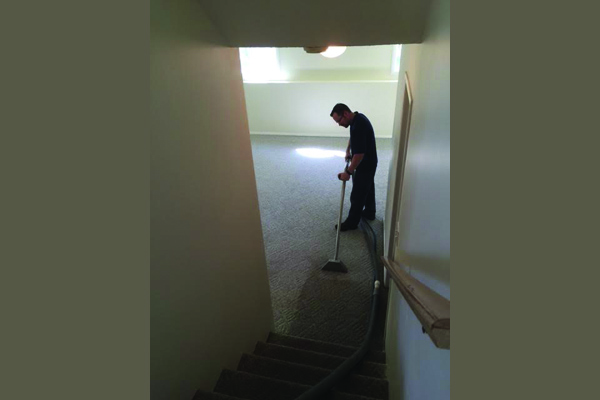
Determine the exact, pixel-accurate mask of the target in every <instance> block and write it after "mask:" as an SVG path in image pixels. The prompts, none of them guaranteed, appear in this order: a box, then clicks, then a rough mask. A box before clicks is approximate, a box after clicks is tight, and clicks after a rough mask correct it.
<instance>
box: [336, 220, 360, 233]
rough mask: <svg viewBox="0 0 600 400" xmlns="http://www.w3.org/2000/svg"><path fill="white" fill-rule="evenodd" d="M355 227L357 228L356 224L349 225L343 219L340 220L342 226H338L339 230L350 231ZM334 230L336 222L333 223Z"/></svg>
mask: <svg viewBox="0 0 600 400" xmlns="http://www.w3.org/2000/svg"><path fill="white" fill-rule="evenodd" d="M356 228H358V225H354V226H351V225H349V224H347V223H346V222H345V221H344V222H342V226H340V231H341V232H345V231H352V230H354V229H356ZM335 230H336V231H337V224H335Z"/></svg>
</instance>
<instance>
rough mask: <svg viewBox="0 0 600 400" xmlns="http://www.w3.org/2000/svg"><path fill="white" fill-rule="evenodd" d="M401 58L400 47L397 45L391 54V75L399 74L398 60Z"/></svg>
mask: <svg viewBox="0 0 600 400" xmlns="http://www.w3.org/2000/svg"><path fill="white" fill-rule="evenodd" d="M401 57H402V45H401V44H397V45H395V46H394V52H393V53H392V74H397V73H399V72H400V58H401Z"/></svg>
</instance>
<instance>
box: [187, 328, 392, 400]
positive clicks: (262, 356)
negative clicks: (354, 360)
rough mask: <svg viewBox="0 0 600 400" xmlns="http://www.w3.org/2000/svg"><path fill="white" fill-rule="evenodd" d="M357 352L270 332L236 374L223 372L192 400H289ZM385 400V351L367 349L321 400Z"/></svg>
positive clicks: (244, 360) (386, 388)
mask: <svg viewBox="0 0 600 400" xmlns="http://www.w3.org/2000/svg"><path fill="white" fill-rule="evenodd" d="M356 350H357V349H356V348H353V347H348V346H342V345H339V344H333V343H326V342H320V341H316V340H309V339H303V338H298V337H293V336H286V335H281V334H277V333H271V334H269V337H268V339H267V342H266V343H263V342H258V343H257V344H256V347H255V349H254V353H253V354H244V355H242V358H241V360H240V362H239V364H238V367H237V371H231V370H227V369H225V370H223V371H222V372H221V376H220V378H219V380H218V382H217V384H216V386H215V388H214V392H205V391H202V390H198V391H197V392H196V394H195V396H194V399H193V400H240V399H248V400H294V399H296V398H297V397H298V396H300V395H301V394H302V393H304V392H305V391H307V390H309V389H310V387H311V386H314V385H316V384H317V383H319V382H320V381H321V380H323V379H324V378H325V377H327V376H328V375H329V374H330V373H331V372H332V371H333V370H334V369H335V368H336V367H337V366H339V365H340V364H341V363H342V362H344V361H345V360H346V359H347V358H348V357H350V356H351V355H352V354H354V352H355V351H356ZM325 399H326V400H375V399H381V400H387V399H388V381H387V380H386V376H385V353H384V352H380V351H370V352H369V353H368V354H367V356H366V357H365V359H364V360H363V361H362V362H361V363H359V364H358V365H357V366H356V368H355V369H354V371H353V372H352V374H351V375H349V376H348V377H346V378H345V379H344V380H343V381H342V382H341V383H340V384H338V385H337V386H335V387H334V389H333V390H332V391H331V392H330V393H329V394H328V395H326V396H325V397H323V400H325Z"/></svg>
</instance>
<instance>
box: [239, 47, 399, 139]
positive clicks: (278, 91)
mask: <svg viewBox="0 0 600 400" xmlns="http://www.w3.org/2000/svg"><path fill="white" fill-rule="evenodd" d="M393 47H394V46H390V45H386V46H357V47H348V48H347V49H346V51H345V52H344V53H343V54H342V55H341V56H339V57H336V58H326V57H323V56H322V55H320V54H308V53H306V52H305V51H304V50H303V49H302V48H280V49H277V52H278V60H279V69H280V74H279V75H277V76H275V77H273V79H274V80H280V81H282V82H265V83H250V82H245V83H244V92H245V96H246V104H247V107H248V120H249V124H250V132H251V133H252V134H277V135H305V136H340V137H348V131H347V130H345V129H342V128H340V127H339V126H337V125H336V124H335V123H334V122H333V120H332V119H331V117H330V116H329V113H330V112H331V109H332V108H333V106H334V105H335V104H336V103H345V104H347V105H348V106H349V107H350V108H351V109H352V110H353V111H360V112H362V113H364V114H365V115H367V117H368V118H369V119H370V121H371V123H372V124H373V127H374V128H375V135H376V136H377V137H382V138H391V137H392V126H393V122H394V111H395V102H396V90H397V82H396V81H397V79H398V73H397V72H392V55H393Z"/></svg>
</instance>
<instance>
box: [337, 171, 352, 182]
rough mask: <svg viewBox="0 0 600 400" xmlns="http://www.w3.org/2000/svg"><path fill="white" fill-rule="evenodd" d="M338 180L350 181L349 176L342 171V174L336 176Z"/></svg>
mask: <svg viewBox="0 0 600 400" xmlns="http://www.w3.org/2000/svg"><path fill="white" fill-rule="evenodd" d="M338 179H339V180H340V181H348V180H350V174H349V173H347V172H346V171H344V172H340V173H339V174H338Z"/></svg>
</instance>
